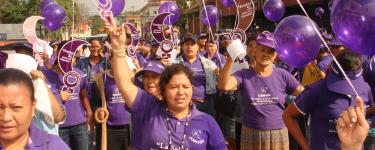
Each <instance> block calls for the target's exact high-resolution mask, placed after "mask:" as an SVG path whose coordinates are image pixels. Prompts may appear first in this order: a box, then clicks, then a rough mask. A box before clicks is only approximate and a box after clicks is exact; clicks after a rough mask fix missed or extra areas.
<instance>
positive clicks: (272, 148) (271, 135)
mask: <svg viewBox="0 0 375 150" xmlns="http://www.w3.org/2000/svg"><path fill="white" fill-rule="evenodd" d="M241 150H289V138H288V129H287V128H283V129H278V130H257V129H253V128H248V127H245V126H242V130H241Z"/></svg>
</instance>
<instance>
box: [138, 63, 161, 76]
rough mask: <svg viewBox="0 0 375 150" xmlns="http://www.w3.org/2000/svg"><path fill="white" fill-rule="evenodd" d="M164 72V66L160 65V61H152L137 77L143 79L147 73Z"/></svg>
mask: <svg viewBox="0 0 375 150" xmlns="http://www.w3.org/2000/svg"><path fill="white" fill-rule="evenodd" d="M163 70H164V66H163V65H162V64H160V63H159V62H158V61H150V62H149V63H148V64H147V65H146V67H145V68H143V70H141V71H139V72H137V73H136V74H135V77H136V78H138V77H141V76H142V75H143V74H144V73H145V72H146V71H151V72H154V73H156V74H161V73H162V72H163Z"/></svg>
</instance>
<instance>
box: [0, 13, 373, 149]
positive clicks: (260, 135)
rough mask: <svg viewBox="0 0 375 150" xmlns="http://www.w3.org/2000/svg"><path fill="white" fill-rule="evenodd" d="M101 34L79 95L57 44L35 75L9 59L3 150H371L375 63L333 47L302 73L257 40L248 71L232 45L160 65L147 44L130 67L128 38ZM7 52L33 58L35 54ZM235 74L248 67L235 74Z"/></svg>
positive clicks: (0, 75) (208, 46)
mask: <svg viewBox="0 0 375 150" xmlns="http://www.w3.org/2000/svg"><path fill="white" fill-rule="evenodd" d="M103 22H104V24H105V29H106V30H107V32H108V37H107V38H106V39H104V40H103V39H97V38H93V39H90V40H89V41H88V42H89V43H90V45H89V46H88V49H89V55H87V57H84V56H83V54H84V53H85V52H80V54H81V55H75V56H74V57H75V59H74V61H73V64H74V71H76V72H77V73H78V74H79V77H80V79H79V80H80V83H79V85H77V86H75V87H66V85H65V84H64V81H63V80H64V79H63V77H64V71H63V70H62V69H61V68H60V67H59V64H58V61H57V57H58V54H59V51H60V50H61V48H62V47H63V45H64V44H66V43H67V42H68V41H61V42H56V41H52V42H50V46H51V47H52V48H53V49H54V51H53V54H52V56H48V54H47V53H46V52H40V53H39V55H40V56H41V59H42V60H43V63H42V64H40V65H39V66H38V68H37V69H36V70H32V71H31V72H27V73H25V72H23V71H20V70H18V69H14V68H5V66H6V65H4V63H5V62H6V58H7V55H8V54H6V53H3V52H0V149H7V150H8V149H9V150H13V149H15V150H18V149H51V150H53V149H59V150H65V149H73V150H88V149H90V150H91V149H97V150H99V149H109V150H124V149H135V150H146V149H147V150H148V149H165V150H185V149H192V150H203V149H208V150H226V149H229V150H235V149H243V150H288V149H291V150H298V149H302V150H307V149H313V150H331V149H343V150H360V149H363V148H364V149H373V148H374V146H373V145H374V142H375V140H374V138H372V137H373V136H372V129H373V127H375V126H374V124H371V120H373V119H375V118H374V117H373V114H374V113H375V107H374V101H373V93H374V92H375V79H373V77H374V76H372V74H374V73H375V70H374V68H373V65H374V63H375V58H373V57H369V56H361V55H359V54H357V53H355V52H352V51H350V50H349V49H347V48H345V47H344V46H343V45H342V44H340V43H338V42H330V43H329V45H330V46H331V48H332V53H331V52H329V51H327V50H326V49H325V48H322V49H321V51H320V53H319V55H318V56H317V58H316V60H314V61H312V62H311V63H310V64H308V65H306V66H305V67H303V68H293V67H290V66H288V65H287V64H285V63H283V62H282V61H281V60H280V59H278V58H277V54H276V52H275V44H274V41H273V35H272V33H271V32H268V31H263V32H257V33H249V35H248V39H247V41H246V42H245V43H246V44H245V45H243V46H244V47H245V48H246V52H247V56H246V57H245V59H244V60H240V59H237V58H231V57H230V55H229V54H228V51H227V49H226V48H227V46H228V45H229V44H231V42H232V41H233V40H232V39H231V37H230V35H229V33H221V34H220V36H219V38H218V39H212V37H214V36H211V35H209V34H206V33H201V34H199V35H193V34H186V35H182V36H181V38H180V40H179V43H178V44H176V45H175V47H174V49H175V50H176V51H179V54H178V56H177V57H176V58H175V59H173V60H171V59H170V58H169V57H168V56H159V55H157V50H158V48H159V42H157V41H155V40H151V41H147V40H146V39H145V38H140V43H139V45H138V46H137V51H138V53H137V54H136V56H133V57H131V56H128V53H126V48H127V46H129V45H130V40H131V39H130V34H129V33H128V32H127V30H126V29H125V28H124V27H121V26H119V27H117V26H116V25H117V24H116V22H115V21H114V19H113V18H112V17H110V18H108V19H106V20H103ZM168 33H169V35H168ZM174 33H175V32H174ZM170 34H171V32H168V29H166V30H165V35H166V37H168V36H173V35H170ZM109 45H110V46H109ZM9 47H10V48H11V49H13V50H15V52H16V53H19V54H24V55H28V56H30V57H34V54H35V52H34V51H33V47H32V45H31V44H29V43H16V44H12V45H9ZM82 51H85V50H84V49H83V50H82ZM333 57H335V58H336V59H337V61H338V62H339V63H340V64H341V67H342V69H343V70H344V72H345V74H343V73H342V72H341V71H340V66H338V65H336V64H335V63H333ZM19 63H22V62H19ZM235 63H239V64H241V63H248V66H249V67H248V68H243V69H241V70H238V71H236V72H234V73H233V72H232V70H233V66H234V64H235ZM344 76H347V77H348V78H349V79H350V81H351V83H352V85H353V87H354V88H355V89H356V90H353V89H352V88H351V85H350V84H349V82H347V81H346V80H345V78H344ZM35 80H41V81H42V82H43V83H44V84H43V85H45V87H44V88H45V89H47V90H46V92H47V93H45V94H46V95H47V96H48V99H49V101H50V102H49V103H50V106H47V107H51V110H52V118H53V119H52V120H51V119H49V117H47V116H46V115H45V114H44V113H43V112H42V111H40V110H38V109H36V105H37V103H38V101H39V100H38V98H36V96H35V95H34V93H35V91H36V89H35V83H34V84H33V82H34V81H35ZM371 126H372V127H371ZM365 140H366V142H365Z"/></svg>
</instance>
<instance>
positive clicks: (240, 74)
mask: <svg viewBox="0 0 375 150" xmlns="http://www.w3.org/2000/svg"><path fill="white" fill-rule="evenodd" d="M233 77H234V78H235V79H236V80H237V87H241V85H242V83H243V70H239V71H237V72H235V73H234V74H233Z"/></svg>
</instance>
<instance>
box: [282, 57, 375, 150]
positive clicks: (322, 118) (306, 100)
mask: <svg viewBox="0 0 375 150" xmlns="http://www.w3.org/2000/svg"><path fill="white" fill-rule="evenodd" d="M336 58H337V60H338V62H339V63H340V64H341V66H342V69H343V70H344V71H345V73H346V75H347V76H348V78H349V79H350V81H351V83H352V84H353V86H354V88H355V89H356V92H355V91H354V90H353V89H352V88H351V86H350V85H349V83H348V81H346V80H345V78H344V75H343V74H342V73H341V72H340V71H339V68H338V66H337V65H336V64H334V65H333V67H332V71H330V72H328V74H327V77H326V78H325V79H323V80H320V81H317V82H315V83H313V84H312V85H310V86H307V87H306V89H305V90H304V91H303V92H302V93H301V94H300V95H299V96H297V98H296V99H295V100H294V103H292V104H291V105H289V106H288V108H287V109H286V110H285V112H284V113H283V119H284V122H285V124H286V125H287V127H288V129H289V132H290V133H291V134H292V136H293V137H294V138H295V139H296V141H297V142H298V144H299V145H300V146H301V147H302V149H309V148H308V147H309V146H308V145H307V142H306V140H305V137H304V136H303V135H302V133H301V130H300V129H299V127H298V124H297V122H296V121H295V118H296V117H298V116H300V115H307V114H309V115H310V117H311V118H310V122H311V145H310V148H311V149H313V150H330V149H341V146H340V141H339V138H338V136H337V131H336V128H335V125H336V120H337V119H338V118H339V117H340V114H341V113H342V112H343V111H345V110H346V109H347V108H348V107H353V106H355V105H356V100H355V98H356V96H360V97H361V98H362V99H363V102H364V105H365V106H366V107H370V106H372V105H373V103H374V102H373V97H372V93H371V90H370V87H369V85H368V84H367V83H366V82H365V81H364V80H363V77H362V57H361V56H360V55H359V54H357V53H354V52H351V51H348V50H345V51H343V52H341V53H340V54H338V55H337V56H336ZM357 94H358V95H357ZM367 114H370V112H369V111H368V113H367ZM349 119H350V120H351V121H352V122H353V123H354V122H355V121H356V119H355V118H349Z"/></svg>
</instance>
